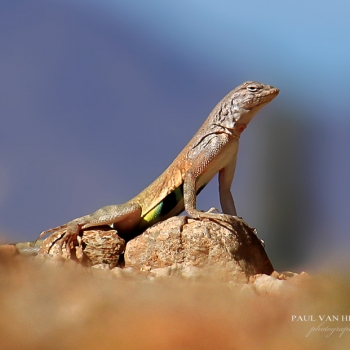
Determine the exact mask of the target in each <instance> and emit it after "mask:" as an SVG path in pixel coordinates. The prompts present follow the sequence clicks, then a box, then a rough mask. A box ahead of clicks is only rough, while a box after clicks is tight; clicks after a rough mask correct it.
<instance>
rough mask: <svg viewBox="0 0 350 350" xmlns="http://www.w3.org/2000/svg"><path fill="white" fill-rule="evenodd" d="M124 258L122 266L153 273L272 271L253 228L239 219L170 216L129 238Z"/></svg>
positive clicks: (231, 275) (241, 275) (236, 275)
mask: <svg viewBox="0 0 350 350" xmlns="http://www.w3.org/2000/svg"><path fill="white" fill-rule="evenodd" d="M124 258H125V267H132V268H134V269H139V270H142V271H146V270H147V269H148V271H149V272H150V273H152V271H154V273H153V274H154V275H156V276H166V275H174V274H177V275H179V274H180V275H182V276H194V275H198V274H201V273H203V268H205V269H207V270H208V269H209V270H213V269H215V270H216V271H219V270H221V271H222V270H224V271H225V273H224V276H223V277H224V278H228V279H236V280H238V281H242V282H243V280H244V281H247V280H248V278H249V276H252V275H255V274H261V273H263V274H271V273H272V272H273V267H272V265H271V263H270V260H269V258H268V256H267V254H266V252H265V249H264V247H263V245H262V243H261V241H260V240H259V238H258V237H257V235H256V234H255V231H254V229H252V228H251V227H249V226H248V225H247V224H245V223H244V222H241V221H237V222H236V223H235V224H234V225H231V224H228V223H225V222H214V221H209V220H192V219H188V222H187V218H186V217H173V218H170V219H168V220H166V221H164V222H161V223H159V224H156V225H154V226H152V227H151V228H149V229H148V230H146V231H145V232H144V233H143V234H141V235H140V236H138V237H136V238H135V239H133V240H131V241H130V242H128V244H127V246H126V251H125V256H124ZM167 267H168V268H169V267H170V269H165V268H167Z"/></svg>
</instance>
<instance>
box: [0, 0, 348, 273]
mask: <svg viewBox="0 0 350 350" xmlns="http://www.w3.org/2000/svg"><path fill="white" fill-rule="evenodd" d="M349 13H350V3H349V2H347V1H345V0H344V1H341V0H334V1H332V3H329V2H326V1H316V0H307V1H305V0H295V1H293V2H285V1H284V2H283V1H278V0H270V1H268V2H265V1H249V2H234V1H227V0H216V1H208V0H202V1H201V2H200V3H199V2H198V1H194V0H186V1H183V0H182V1H181V0H180V1H176V2H170V1H160V0H148V1H147V2H146V1H142V0H134V1H130V0H118V1H114V0H100V1H98V2H96V1H89V0H84V1H80V0H69V1H66V0H60V1H56V0H32V1H30V2H29V1H25V0H2V1H1V2H0V77H1V79H0V113H1V128H0V234H1V236H2V237H3V240H6V241H7V242H16V241H23V240H32V239H34V238H36V237H37V235H38V234H39V233H40V232H41V231H43V230H45V229H48V228H51V227H53V226H57V225H60V224H63V223H65V222H67V221H69V220H71V219H74V218H76V217H78V216H81V215H85V214H88V213H91V212H92V211H94V210H96V209H98V208H100V207H102V206H104V205H107V204H118V203H123V202H125V201H127V200H128V199H130V198H131V197H133V196H134V195H136V194H137V193H139V191H141V190H142V189H143V188H144V187H145V186H147V185H148V184H149V183H151V182H152V181H153V180H154V179H155V178H156V177H157V176H158V175H159V174H160V173H161V172H162V171H163V170H164V169H165V168H166V167H167V166H168V165H169V164H170V162H171V161H172V160H173V159H174V158H175V157H176V155H177V154H178V153H179V152H180V151H181V150H182V148H183V147H184V146H185V145H186V143H187V142H188V141H189V139H190V138H191V137H192V136H193V134H194V133H195V132H196V131H197V129H198V128H199V126H200V125H201V124H202V123H203V121H204V120H205V118H206V117H207V115H208V114H209V113H210V112H211V110H212V108H213V107H214V106H215V105H216V103H217V102H219V100H220V99H221V98H222V97H223V96H224V95H225V94H227V93H228V92H229V91H230V90H232V89H233V88H235V87H236V86H237V85H239V84H241V83H242V82H244V81H246V80H257V81H260V82H263V83H266V84H270V85H274V86H276V87H278V88H279V89H280V90H281V92H280V95H279V96H278V97H277V99H276V100H274V101H273V102H272V103H271V104H270V105H268V106H267V107H265V108H264V109H263V111H262V112H260V113H259V114H258V115H257V116H256V117H255V119H254V120H253V121H252V122H251V124H250V125H249V127H248V128H247V130H246V131H245V132H244V134H243V135H242V137H241V144H240V152H239V155H238V164H237V171H236V176H235V180H234V183H233V186H232V192H233V194H234V197H235V201H236V206H237V210H238V214H239V215H240V216H242V217H243V218H244V219H245V220H246V221H247V222H248V223H249V224H250V225H251V226H253V227H256V228H257V229H258V232H259V236H260V238H262V239H263V240H264V241H265V243H266V250H267V253H268V254H269V256H270V259H271V261H272V263H273V264H274V267H275V268H276V269H277V270H279V271H281V270H294V271H296V272H298V271H301V270H308V271H318V270H324V269H331V268H335V267H336V268H337V271H346V270H347V268H348V264H349V262H350V257H349V250H350V235H349V226H350V212H349V204H348V201H349V195H350V185H349V179H350V160H349V153H350V121H349V119H350V118H349V113H350V97H349V76H350V74H349V73H350V64H349V63H350V36H349V33H350V21H349ZM212 206H214V207H218V208H219V207H220V205H219V198H218V191H217V179H216V178H215V179H214V180H213V181H212V182H211V183H210V185H208V187H207V188H206V189H205V190H204V191H203V192H202V193H201V194H200V196H199V199H198V208H199V209H203V210H207V209H209V208H210V207H212Z"/></svg>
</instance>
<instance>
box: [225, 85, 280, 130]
mask: <svg viewBox="0 0 350 350" xmlns="http://www.w3.org/2000/svg"><path fill="white" fill-rule="evenodd" d="M278 93H279V90H278V89H276V88H275V87H273V86H270V85H265V84H261V83H258V82H256V81H246V82H245V83H243V84H241V85H239V86H237V87H236V88H235V89H234V90H232V91H231V92H230V93H229V94H227V95H226V96H225V97H224V99H223V100H222V101H221V102H222V104H221V111H220V112H221V114H222V115H225V113H226V118H225V119H226V120H225V121H224V120H223V118H222V116H221V120H222V121H223V125H224V124H231V125H232V126H233V129H234V131H235V134H236V135H237V136H239V135H240V134H241V133H242V131H243V130H244V129H245V128H246V126H247V125H248V123H249V122H250V121H251V120H252V118H253V117H254V115H255V114H256V113H257V112H258V111H259V110H260V109H261V108H262V107H264V106H265V105H267V104H268V103H269V102H270V101H272V100H273V99H274V98H275V97H276V96H277V95H278ZM229 116H230V117H231V118H232V119H231V118H230V117H229ZM225 126H226V127H227V125H225Z"/></svg>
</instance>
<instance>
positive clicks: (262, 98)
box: [244, 86, 280, 109]
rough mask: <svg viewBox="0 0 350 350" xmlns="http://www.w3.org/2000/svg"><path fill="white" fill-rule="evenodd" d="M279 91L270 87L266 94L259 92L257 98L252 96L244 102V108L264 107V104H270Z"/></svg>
mask: <svg viewBox="0 0 350 350" xmlns="http://www.w3.org/2000/svg"><path fill="white" fill-rule="evenodd" d="M279 92H280V90H279V89H277V88H274V87H272V86H270V90H268V91H266V92H261V93H260V95H258V96H253V98H249V99H247V100H246V101H245V102H244V108H247V109H250V108H253V107H255V106H264V105H265V104H267V103H269V102H271V101H272V100H273V99H274V98H275V97H276V96H277V95H278V94H279Z"/></svg>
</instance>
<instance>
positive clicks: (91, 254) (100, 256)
mask: <svg viewBox="0 0 350 350" xmlns="http://www.w3.org/2000/svg"><path fill="white" fill-rule="evenodd" d="M64 232H65V231H64V229H62V230H60V231H58V232H56V233H54V234H52V235H50V236H49V237H48V238H47V239H45V240H44V242H43V244H42V246H41V248H40V250H39V254H38V255H39V257H40V256H43V255H51V256H60V246H59V243H58V242H59V241H58V240H59V238H60V237H61V236H62V234H63V233H64ZM81 242H82V244H81V248H80V247H79V245H78V242H77V241H75V242H72V244H71V248H72V249H71V251H70V252H68V251H67V249H66V247H65V246H64V245H63V246H62V257H63V258H65V259H73V260H78V261H79V262H81V263H84V264H87V265H91V266H95V265H99V267H101V266H100V265H101V264H102V267H103V265H106V266H107V267H108V268H113V267H115V266H117V264H118V262H119V258H120V255H121V254H122V253H123V252H124V250H125V241H124V239H123V238H121V237H119V236H118V234H117V231H115V230H112V229H111V228H110V227H109V226H101V227H99V228H98V229H89V230H85V231H82V233H81Z"/></svg>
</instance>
